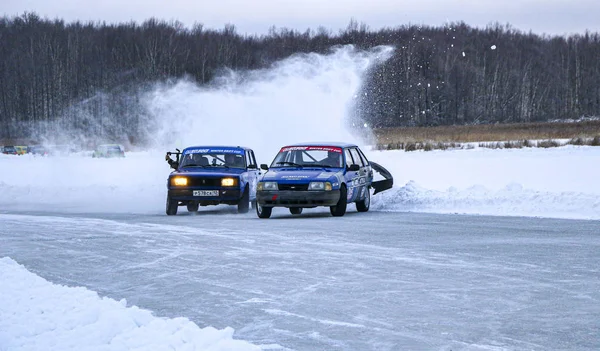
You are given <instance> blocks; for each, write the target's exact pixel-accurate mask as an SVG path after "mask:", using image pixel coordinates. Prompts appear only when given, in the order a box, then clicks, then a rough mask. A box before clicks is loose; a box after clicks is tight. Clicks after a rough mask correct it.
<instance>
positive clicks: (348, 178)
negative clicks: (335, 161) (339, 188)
mask: <svg viewBox="0 0 600 351" xmlns="http://www.w3.org/2000/svg"><path fill="white" fill-rule="evenodd" d="M344 155H345V157H346V172H345V175H344V178H345V182H346V188H347V189H348V202H349V203H350V202H354V201H355V199H356V194H357V186H358V179H359V178H360V169H359V170H358V171H351V170H349V168H350V167H351V166H352V165H355V164H356V165H359V166H360V164H358V163H356V161H355V160H354V157H353V155H352V151H351V149H350V148H348V149H345V150H344Z"/></svg>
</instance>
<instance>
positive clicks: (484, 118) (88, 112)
mask: <svg viewBox="0 0 600 351" xmlns="http://www.w3.org/2000/svg"><path fill="white" fill-rule="evenodd" d="M0 43H1V45H0V70H1V73H0V139H7V138H25V137H31V136H32V133H34V130H36V129H39V128H40V126H45V128H46V130H51V129H52V128H60V127H61V125H60V124H68V125H69V127H71V128H79V129H80V130H85V129H86V128H91V127H93V126H96V125H97V124H98V123H97V122H98V121H99V120H100V121H101V120H102V119H106V118H107V117H106V116H112V117H111V118H112V120H106V121H101V122H102V123H101V125H102V126H103V130H105V131H106V130H108V131H110V128H111V125H115V124H119V125H121V126H126V127H127V130H128V133H129V134H131V135H129V136H130V137H134V138H135V137H137V135H136V134H137V133H141V131H140V130H141V128H140V123H141V122H140V120H141V119H142V117H143V116H140V112H139V111H138V110H134V109H132V107H131V106H135V104H136V101H132V100H135V99H137V96H138V95H137V94H135V92H136V91H138V90H139V89H141V88H142V87H144V86H145V85H148V84H152V83H154V82H159V81H168V80H170V79H177V78H181V77H187V78H188V79H192V80H194V81H196V82H197V83H199V84H210V83H211V81H212V79H213V78H214V77H215V76H217V75H218V74H219V72H221V70H223V69H234V70H245V69H259V68H266V67H269V65H270V64H272V63H273V62H275V61H277V60H280V59H283V58H286V57H289V56H290V55H293V54H295V53H307V52H317V53H326V52H327V51H328V50H329V49H330V48H331V47H332V46H336V45H347V44H353V45H355V46H356V47H357V48H359V49H368V48H372V47H375V46H379V45H392V46H394V47H395V50H394V52H393V54H392V57H391V58H390V59H389V60H387V61H386V62H384V63H383V64H381V65H378V66H376V67H374V68H373V69H372V70H371V71H370V72H368V74H367V77H366V81H365V84H364V86H363V91H362V92H361V94H359V95H358V98H357V100H356V103H355V107H354V112H355V114H356V116H357V117H359V118H360V119H362V120H365V121H367V122H368V123H369V124H370V125H371V126H373V127H374V128H383V127H401V126H433V125H461V124H488V123H515V122H534V121H549V120H554V119H567V118H569V119H572V118H579V117H582V116H600V84H598V82H599V81H600V60H599V59H598V58H600V35H599V34H598V33H589V32H586V33H583V34H581V35H572V36H568V37H564V36H546V35H542V36H540V35H536V34H533V33H523V32H521V31H518V30H515V29H513V28H511V27H510V25H500V24H494V25H489V26H488V27H487V28H485V29H478V28H472V27H470V26H468V25H467V24H465V23H462V22H460V23H452V24H448V25H445V26H441V27H431V26H416V25H402V26H398V27H395V28H383V29H380V30H370V29H369V28H368V27H367V26H366V25H365V24H359V23H357V22H356V21H354V20H352V21H350V23H349V25H348V27H347V28H346V29H345V30H342V31H340V32H338V33H333V32H331V31H329V30H326V29H325V28H323V27H320V28H317V29H316V30H312V29H308V30H306V31H304V32H300V31H296V30H291V29H287V28H280V29H276V28H274V27H273V28H272V29H271V30H270V31H269V33H268V34H267V35H241V34H238V33H237V32H236V28H235V26H234V25H226V26H225V27H224V28H223V29H220V30H214V29H206V28H204V27H203V26H202V25H201V24H196V25H194V26H193V27H191V28H188V27H185V26H184V25H182V24H181V23H179V22H176V21H175V22H174V21H170V22H167V21H161V20H157V19H149V20H147V21H145V22H143V23H141V24H138V23H136V22H129V23H120V24H107V23H94V22H87V23H82V22H71V23H65V22H64V21H63V20H60V19H54V20H50V19H44V18H41V17H40V16H38V15H37V14H35V13H25V14H23V15H21V16H14V17H3V18H0ZM107 112H109V113H107ZM82 115H84V116H86V117H85V118H82V117H81V116H82ZM115 118H116V119H118V123H115V120H114V119H115ZM57 123H58V124H59V125H58V126H57V125H56V124H57ZM115 128H116V127H115Z"/></svg>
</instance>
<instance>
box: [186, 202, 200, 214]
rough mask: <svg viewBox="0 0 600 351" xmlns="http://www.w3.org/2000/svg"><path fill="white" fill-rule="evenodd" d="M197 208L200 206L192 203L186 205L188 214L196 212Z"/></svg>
mask: <svg viewBox="0 0 600 351" xmlns="http://www.w3.org/2000/svg"><path fill="white" fill-rule="evenodd" d="M198 207H200V204H199V203H197V202H194V201H192V202H188V204H187V209H188V212H198Z"/></svg>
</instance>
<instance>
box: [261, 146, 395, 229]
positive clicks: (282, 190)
mask: <svg viewBox="0 0 600 351" xmlns="http://www.w3.org/2000/svg"><path fill="white" fill-rule="evenodd" d="M260 167H261V169H263V170H265V171H266V172H264V174H263V175H262V176H261V178H260V180H259V182H258V186H257V191H256V199H257V206H256V212H257V214H258V217H260V218H269V217H270V216H271V213H272V210H273V208H274V207H287V208H289V210H290V213H292V214H300V213H302V209H303V208H312V207H318V206H329V208H330V212H331V214H332V215H333V216H343V215H344V214H345V213H346V206H347V204H348V203H353V202H354V203H356V209H357V210H358V211H359V212H366V211H368V210H369V207H370V205H371V191H370V189H371V188H373V189H374V193H373V194H376V193H378V192H381V191H384V190H387V189H389V188H391V187H392V185H393V178H392V176H391V174H390V173H389V172H388V171H387V170H386V169H385V168H383V167H382V166H380V165H379V164H377V163H375V162H369V160H368V159H367V157H366V156H365V155H364V153H363V152H362V151H361V150H360V148H359V147H358V146H356V145H353V144H346V143H306V144H297V145H289V146H285V147H283V148H281V150H280V151H279V153H278V154H277V156H275V159H274V160H273V162H272V163H271V166H270V167H269V166H267V165H265V164H263V165H261V166H260ZM373 171H376V172H378V173H380V174H381V175H382V176H383V178H384V179H383V180H380V181H375V182H374V181H373Z"/></svg>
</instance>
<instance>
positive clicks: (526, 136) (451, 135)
mask: <svg viewBox="0 0 600 351" xmlns="http://www.w3.org/2000/svg"><path fill="white" fill-rule="evenodd" d="M374 133H375V137H376V138H377V142H378V144H389V143H409V142H424V141H428V142H432V143H438V142H442V143H448V142H455V143H470V142H485V141H488V142H492V141H508V140H551V139H575V138H594V137H597V136H599V135H600V121H585V122H573V123H523V124H494V125H472V126H441V127H413V128H386V129H376V130H374Z"/></svg>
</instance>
